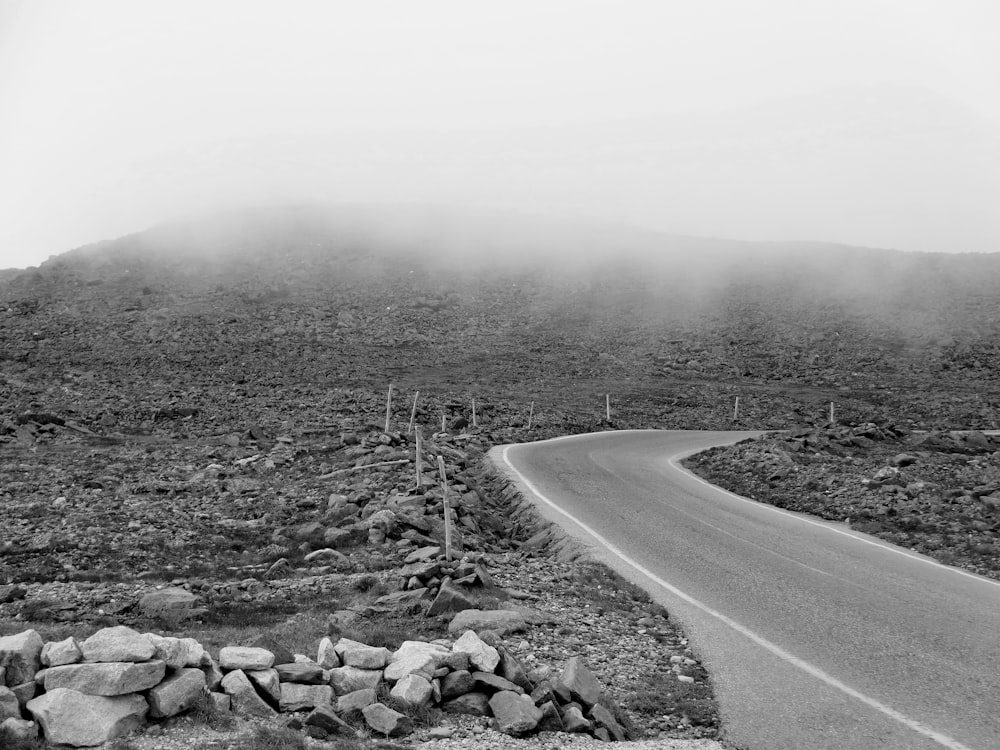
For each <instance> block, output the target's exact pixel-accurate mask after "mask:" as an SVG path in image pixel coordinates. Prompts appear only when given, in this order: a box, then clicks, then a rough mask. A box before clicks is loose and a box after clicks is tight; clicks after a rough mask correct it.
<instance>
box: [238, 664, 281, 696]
mask: <svg viewBox="0 0 1000 750" xmlns="http://www.w3.org/2000/svg"><path fill="white" fill-rule="evenodd" d="M246 675H247V677H249V678H250V682H252V683H253V684H254V685H256V686H257V690H258V691H260V692H261V693H263V694H264V695H266V696H267V697H268V698H270V699H271V700H272V701H274V702H275V703H277V702H278V701H279V700H280V699H281V682H280V681H279V680H278V672H277V670H275V669H252V670H249V671H247V673H246Z"/></svg>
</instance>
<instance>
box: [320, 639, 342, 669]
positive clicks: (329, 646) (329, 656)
mask: <svg viewBox="0 0 1000 750" xmlns="http://www.w3.org/2000/svg"><path fill="white" fill-rule="evenodd" d="M316 663H317V664H319V665H320V666H321V667H322V668H323V669H334V668H335V667H339V666H341V664H340V656H339V655H338V654H337V649H336V647H335V646H334V644H333V641H331V640H330V639H329V638H323V639H322V640H320V642H319V650H318V652H317V654H316Z"/></svg>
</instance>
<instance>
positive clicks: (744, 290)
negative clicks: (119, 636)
mask: <svg viewBox="0 0 1000 750" xmlns="http://www.w3.org/2000/svg"><path fill="white" fill-rule="evenodd" d="M240 226H241V227H242V228H241V229H240V231H236V232H234V231H233V230H232V227H229V228H228V229H227V228H222V229H220V228H219V227H217V226H215V227H210V228H209V229H210V231H208V230H206V229H205V227H194V229H191V230H190V231H188V230H185V231H181V232H177V231H173V232H168V233H163V232H159V233H157V232H154V233H149V234H145V235H135V236H131V237H126V238H122V239H121V240H116V241H113V242H108V243H101V244H99V245H97V246H93V247H89V248H81V249H79V250H77V251H73V252H71V253H67V254H65V255H63V256H59V257H56V258H54V259H52V260H50V261H49V262H47V263H46V264H43V266H41V267H40V268H38V269H30V270H28V271H24V272H19V273H4V274H2V277H0V507H2V508H3V517H4V524H3V528H2V529H0V632H2V633H4V634H6V633H14V632H18V631H21V630H24V629H25V628H27V627H35V628H37V629H38V630H39V632H41V633H42V634H43V635H44V636H45V637H46V638H53V639H55V638H57V637H58V638H65V637H66V636H68V635H74V636H76V637H81V638H82V637H86V636H87V635H89V634H90V633H92V632H95V631H96V630H98V629H99V628H101V627H106V626H109V625H116V624H123V625H129V626H133V627H136V628H139V629H141V630H151V631H154V632H164V633H176V634H181V633H183V634H193V635H195V636H196V637H198V638H199V639H201V640H202V641H203V642H205V644H206V647H207V648H209V649H211V648H216V649H218V648H220V647H221V646H224V645H226V639H231V641H233V642H235V641H240V642H242V641H247V642H249V641H252V640H254V639H255V638H256V637H258V636H259V635H261V634H262V633H268V632H277V633H278V634H280V635H282V636H283V637H285V638H286V639H287V640H288V641H289V648H293V649H296V648H298V649H301V650H302V653H309V652H311V651H314V650H315V647H316V643H317V642H318V641H319V639H320V638H321V637H322V636H323V635H324V634H326V631H327V630H328V629H329V627H330V623H329V616H330V615H331V614H332V613H334V612H338V611H344V612H352V613H353V616H356V617H358V618H360V624H361V627H362V628H363V629H367V630H368V631H371V630H372V629H376V630H378V632H377V633H376V634H375V635H378V637H379V638H380V639H383V640H384V641H385V645H387V646H393V647H395V646H397V645H398V642H400V641H401V640H405V638H406V637H408V636H414V635H416V636H418V637H421V638H423V637H428V638H433V637H437V636H440V635H443V634H444V632H445V627H446V623H445V621H444V620H443V619H441V618H439V617H437V616H431V617H428V616H427V615H426V609H427V608H428V607H429V606H430V603H431V601H433V598H434V597H435V596H436V595H437V593H439V590H440V585H441V578H442V576H440V575H437V576H425V577H421V576H419V575H408V576H405V577H404V576H402V575H401V574H400V570H401V569H403V567H404V566H405V565H408V564H411V563H406V562H404V561H405V560H406V558H407V556H408V555H411V554H413V553H414V552H416V551H417V550H420V549H421V548H424V547H429V546H440V545H441V544H442V543H443V537H444V529H443V518H444V508H445V506H446V503H445V499H444V489H443V486H442V483H441V480H440V477H439V475H438V473H437V459H438V457H441V458H442V459H443V460H444V462H445V468H446V474H447V477H448V479H447V484H448V492H449V500H448V503H447V504H448V505H449V506H455V512H456V518H455V521H456V535H455V539H456V540H455V543H456V547H457V548H460V549H461V550H462V551H463V553H464V552H468V553H470V554H472V555H474V556H476V555H481V558H479V557H477V558H476V559H477V560H479V561H480V562H481V563H482V564H483V565H484V566H485V569H486V571H487V572H488V575H489V576H490V577H491V578H492V580H493V582H494V584H495V588H493V589H490V588H487V589H486V590H482V591H477V592H474V598H475V597H479V598H482V599H483V600H485V602H486V604H488V605H489V606H494V605H499V604H501V603H509V602H511V601H513V602H515V603H516V604H517V606H527V607H530V608H532V609H534V610H536V611H537V612H538V616H537V622H533V623H532V624H531V627H530V628H529V629H528V631H527V632H526V633H524V634H523V635H519V636H518V639H517V640H516V641H511V642H510V643H509V644H508V646H509V647H510V648H512V649H513V650H516V653H518V654H520V655H522V656H523V657H524V659H525V660H526V661H528V662H536V663H539V664H550V665H551V666H552V667H553V668H556V667H557V666H558V664H559V662H560V661H561V660H565V659H566V658H569V657H570V656H572V655H574V654H579V655H581V656H584V658H585V659H586V660H587V661H588V663H590V664H591V666H592V667H593V668H594V671H595V673H596V674H597V675H598V677H599V679H601V680H602V681H603V682H604V683H605V684H606V685H607V686H608V688H609V690H610V692H611V693H612V695H613V696H614V697H615V699H616V700H617V701H618V702H619V703H620V705H621V706H622V707H623V708H624V709H625V710H626V711H627V712H628V714H629V715H630V716H631V717H632V720H633V721H634V723H635V726H636V731H637V733H638V734H639V735H642V736H647V737H655V738H659V740H661V741H666V739H668V738H674V739H679V740H692V739H699V738H706V739H709V740H711V739H713V738H717V737H718V736H719V732H720V729H719V726H718V716H717V713H716V712H715V707H714V701H713V699H712V696H711V683H710V680H709V679H708V676H707V675H705V674H704V671H703V670H701V668H700V666H699V665H698V662H697V655H696V654H692V653H691V652H690V651H689V650H688V649H687V646H686V643H685V642H684V636H683V634H682V633H680V632H678V631H677V630H676V628H674V626H673V625H672V623H671V622H670V620H669V617H667V615H666V613H663V612H662V611H660V610H658V609H657V608H655V607H652V606H651V605H650V604H649V602H648V601H647V600H645V599H644V597H643V596H642V595H641V592H636V591H634V590H632V589H630V588H629V587H627V586H626V585H625V584H624V583H623V582H621V581H619V580H607V581H605V580H603V579H600V576H603V575H606V573H603V572H600V570H597V569H593V568H591V567H589V566H587V565H586V564H584V563H581V562H580V561H576V560H573V559H571V558H572V552H571V551H569V550H567V549H566V548H564V547H562V546H559V545H556V546H553V547H548V548H547V547H544V546H543V547H541V548H539V547H538V545H537V544H535V543H532V542H531V539H532V536H533V534H534V531H535V530H536V526H535V521H534V520H532V519H530V518H528V517H526V516H525V517H521V516H520V515H519V513H518V512H516V511H517V505H516V503H517V499H516V498H514V497H512V496H510V495H509V494H505V489H504V487H503V486H502V485H499V484H496V483H495V482H494V481H493V480H491V479H490V478H489V477H487V476H486V475H485V474H483V472H482V466H481V459H482V456H483V455H484V453H485V451H486V450H487V449H488V448H489V447H490V446H492V445H497V444H502V443H507V442H516V441H523V440H535V439H541V438H545V437H551V436H554V435H560V434H567V433H578V432H585V431H591V430H600V429H608V428H644V427H653V428H692V429H705V428H712V429H725V428H729V427H731V426H736V427H739V428H741V429H746V428H753V429H761V428H765V429H766V428H770V429H775V430H792V432H788V433H781V434H774V435H771V436H769V437H767V438H765V439H763V440H761V441H756V442H751V443H744V444H741V445H739V446H735V447H733V448H730V449H725V450H720V451H715V452H711V453H709V454H706V455H704V456H700V457H696V458H694V459H692V463H691V466H692V468H694V469H695V470H696V471H698V472H700V473H702V474H703V475H705V476H707V477H708V478H710V479H711V480H712V481H715V482H717V483H719V484H721V485H723V486H726V487H728V488H730V489H733V490H735V491H737V492H741V493H743V494H747V495H750V496H753V497H755V498H757V499H759V500H765V501H769V502H775V503H776V504H780V505H784V506H786V507H790V508H795V509H798V510H805V511H808V512H812V513H816V514H817V515H821V516H823V517H827V518H834V519H837V520H846V519H850V523H851V524H852V526H853V527H855V528H860V529H862V530H865V531H869V532H871V533H876V534H879V535H882V536H884V537H885V538H887V539H890V540H891V541H894V542H897V543H901V544H906V545H909V546H913V547H914V548H916V549H919V550H921V551H924V552H927V553H928V554H932V555H935V556H937V557H938V558H939V559H941V560H942V561H944V562H950V563H953V564H959V565H963V566H965V567H968V568H969V569H972V570H977V571H979V572H982V573H984V574H986V575H993V576H995V575H997V569H998V568H997V559H998V554H997V553H998V551H1000V550H998V548H997V532H998V530H1000V529H998V517H997V508H996V497H997V491H998V486H997V485H996V484H995V481H996V480H997V458H996V456H997V453H996V448H997V446H996V445H995V444H994V441H993V439H992V438H987V437H984V436H981V435H980V434H979V433H973V434H972V436H971V437H969V436H965V437H961V438H955V437H953V436H952V435H951V434H950V433H949V432H948V431H949V430H957V429H962V430H969V429H975V430H988V429H992V428H994V427H997V422H998V413H997V404H998V403H1000V380H998V378H997V375H996V373H997V372H1000V369H998V367H997V365H1000V347H998V344H997V343H996V341H995V330H996V325H997V323H998V321H1000V304H998V301H1000V264H997V263H995V262H994V260H993V259H992V258H991V257H985V256H984V257H982V258H980V257H971V256H970V257H966V256H954V257H949V258H947V259H945V258H943V257H938V256H924V255H904V254H892V253H887V252H883V251H871V252H865V251H860V250H849V249H848V250H844V249H840V250H836V249H827V250H825V251H824V253H823V254H822V257H821V259H820V261H817V260H816V259H815V258H813V259H812V260H803V258H805V257H806V256H799V255H795V254H789V253H788V252H785V251H783V250H779V251H776V252H773V253H770V254H767V253H765V254H763V255H760V254H758V255H754V254H753V252H757V251H753V252H751V254H750V255H746V254H745V252H750V251H748V250H747V248H742V249H741V251H740V252H741V253H743V254H737V255H731V256H726V255H725V254H722V255H720V254H719V252H717V247H716V245H717V244H718V243H715V244H713V243H711V242H708V243H703V244H705V247H701V245H699V247H698V248H696V249H697V252H691V253H688V254H686V255H683V256H682V261H683V262H677V263H675V264H674V265H671V266H669V267H667V266H664V267H663V268H659V267H657V268H656V269H653V270H655V271H656V272H655V273H654V272H652V271H651V269H650V267H649V264H650V262H651V259H652V258H655V257H656V256H655V254H654V255H649V254H647V255H646V256H644V261H643V263H642V264H635V263H633V262H632V261H631V260H629V259H628V257H627V256H626V254H621V255H620V256H617V257H616V261H615V262H614V263H610V262H596V261H592V260H587V261H586V262H584V261H583V260H582V259H577V258H575V257H574V256H572V254H571V255H570V256H568V257H570V258H571V260H570V261H568V262H567V261H566V257H563V259H562V260H560V261H559V264H554V263H549V264H548V265H546V262H545V260H544V257H543V256H544V254H543V253H535V254H534V255H532V254H531V253H523V252H522V256H530V257H528V258H527V259H525V257H522V258H521V259H520V260H519V261H518V263H512V262H504V261H503V259H504V258H505V257H506V254H507V251H508V250H510V248H505V247H494V248H493V249H494V260H495V262H492V261H491V262H485V261H484V262H481V263H479V264H468V263H464V262H459V261H456V260H455V259H454V258H451V259H448V260H446V261H442V260H441V259H440V257H439V256H436V255H434V256H424V255H421V254H420V253H419V252H413V251H411V249H407V248H400V247H399V246H398V243H397V244H395V245H392V246H385V244H384V243H381V242H380V241H379V240H378V239H373V235H371V234H370V233H368V234H366V233H365V232H362V231H355V230H352V231H350V232H348V231H345V230H342V228H338V227H331V226H330V225H329V224H327V223H324V222H322V221H316V220H315V217H311V216H301V215H295V216H286V215H281V216H277V217H275V216H265V217H263V218H258V217H255V218H254V219H252V220H251V219H247V218H246V217H244V219H242V220H241V225H240ZM206 238H208V239H206ZM480 239H481V240H482V238H480ZM469 241H470V242H474V241H476V240H475V238H473V239H470V240H469ZM483 241H484V242H486V244H490V243H489V242H488V241H486V240H483ZM430 244H431V245H433V243H430ZM696 244H697V243H696ZM435 258H437V259H435ZM675 260H676V258H675ZM390 384H391V385H392V398H391V400H390V401H389V404H388V415H387V413H386V412H387V394H388V392H389V389H390ZM608 395H610V406H611V413H610V419H608V415H607V413H606V411H605V408H606V403H607V402H606V400H605V399H606V397H607V396H608ZM737 399H738V402H737ZM831 403H833V404H834V408H835V419H836V422H835V423H834V424H827V423H828V421H829V409H830V405H831ZM411 419H412V420H413V421H414V423H415V425H416V426H417V427H419V428H420V430H421V433H422V435H423V436H425V437H426V442H425V443H424V444H423V445H422V447H421V451H420V457H421V459H422V461H423V471H422V473H421V475H420V477H419V478H418V476H417V472H416V467H415V461H416V459H417V455H418V451H417V447H416V444H415V440H416V437H415V433H414V432H413V431H412V430H410V427H409V423H410V421H411ZM387 422H388V424H387ZM800 425H801V426H802V427H799V426H800ZM922 430H930V431H932V432H930V433H927V432H921V431H922ZM901 456H902V457H901ZM560 555H561V556H562V557H561V558H560V557H559V556H560ZM567 556H568V557H567ZM595 576H597V577H598V579H600V580H597V583H596V584H595V580H596V579H595V578H594V577H595ZM435 577H437V578H438V580H433V579H434V578H435ZM163 586H177V587H182V588H184V589H185V590H187V591H189V592H190V593H191V594H192V595H194V597H195V598H196V601H197V604H196V605H195V606H193V610H192V611H191V612H188V613H186V614H183V615H178V614H171V613H164V612H159V613H155V614H153V613H150V612H146V611H144V610H143V608H142V607H141V606H140V601H141V597H142V596H143V595H144V594H145V593H148V592H149V591H151V590H153V589H155V588H156V587H163ZM515 592H516V593H515ZM476 603H482V602H479V601H477V602H476ZM376 625H378V628H375V626H376ZM522 641H523V643H524V644H527V645H526V646H523V644H522ZM692 662H693V663H692ZM681 677H683V678H686V679H683V680H681V679H680V678H681ZM447 721H449V722H452V724H451V726H452V731H453V733H454V735H455V737H454V738H453V739H454V740H455V741H458V742H461V741H474V742H481V741H483V737H484V736H489V735H488V733H489V732H491V731H492V730H490V729H488V728H486V727H485V726H484V725H483V724H482V722H480V721H478V720H476V721H472V722H471V723H469V722H466V723H465V724H462V723H461V722H460V721H459V720H457V719H453V718H448V719H447ZM462 721H464V720H462ZM199 726H202V727H203V726H204V724H201V725H199ZM430 728H431V727H423V728H419V730H420V731H418V732H416V733H415V735H414V737H415V738H421V737H424V738H425V735H422V734H421V732H423V731H425V730H429V729H430ZM205 731H206V732H207V731H208V730H205ZM214 741H215V740H213V742H214ZM218 741H219V742H220V743H222V744H219V745H217V746H218V747H220V748H222V747H227V746H226V745H225V744H224V743H225V742H226V741H227V740H225V738H224V737H223V738H222V739H219V740H218ZM438 741H440V740H438ZM535 741H536V742H537V741H542V740H535ZM554 741H555V740H552V739H551V738H547V739H544V742H554ZM560 741H562V740H560ZM575 741H576V740H574V742H575ZM213 746H215V745H213ZM500 746H502V743H501V745H500Z"/></svg>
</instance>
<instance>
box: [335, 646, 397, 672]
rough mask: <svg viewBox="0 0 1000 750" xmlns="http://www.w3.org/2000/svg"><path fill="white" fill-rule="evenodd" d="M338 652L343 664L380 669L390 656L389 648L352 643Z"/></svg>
mask: <svg viewBox="0 0 1000 750" xmlns="http://www.w3.org/2000/svg"><path fill="white" fill-rule="evenodd" d="M338 653H340V655H341V661H342V662H343V663H344V665H345V666H348V667H358V668H359V669H382V668H384V667H385V666H386V665H387V664H388V663H389V657H390V651H389V649H387V648H384V647H381V646H379V647H375V646H366V645H364V644H357V645H352V646H350V647H348V648H345V649H344V650H343V651H342V652H338Z"/></svg>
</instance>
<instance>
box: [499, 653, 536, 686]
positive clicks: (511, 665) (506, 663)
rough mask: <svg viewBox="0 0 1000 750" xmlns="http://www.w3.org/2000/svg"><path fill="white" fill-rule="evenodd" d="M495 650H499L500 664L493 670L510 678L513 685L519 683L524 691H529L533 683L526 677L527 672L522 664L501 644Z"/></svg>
mask: <svg viewBox="0 0 1000 750" xmlns="http://www.w3.org/2000/svg"><path fill="white" fill-rule="evenodd" d="M497 651H499V652H500V664H499V665H498V666H497V668H496V670H495V671H496V673H497V674H498V675H500V676H501V677H503V678H505V679H508V680H510V681H511V682H513V683H514V684H515V685H520V686H521V687H522V688H523V689H524V690H525V691H526V692H531V691H532V690H533V689H534V685H532V684H531V680H529V679H528V673H527V672H526V671H525V669H524V665H522V664H521V662H520V661H518V659H517V657H516V656H514V654H512V653H511V652H510V651H508V650H507V649H506V648H504V647H503V646H498V647H497Z"/></svg>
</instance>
